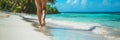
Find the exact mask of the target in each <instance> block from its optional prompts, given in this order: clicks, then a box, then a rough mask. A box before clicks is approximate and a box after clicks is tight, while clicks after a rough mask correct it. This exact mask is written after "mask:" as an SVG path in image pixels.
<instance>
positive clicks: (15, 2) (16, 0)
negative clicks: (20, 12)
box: [10, 0, 18, 11]
mask: <svg viewBox="0 0 120 40" xmlns="http://www.w3.org/2000/svg"><path fill="white" fill-rule="evenodd" d="M17 2H18V0H15V1H14V4H13V6H12V8H11V9H10V11H12V10H13V9H14V8H15V6H16V4H17Z"/></svg>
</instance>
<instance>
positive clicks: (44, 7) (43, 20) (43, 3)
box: [41, 0, 47, 26]
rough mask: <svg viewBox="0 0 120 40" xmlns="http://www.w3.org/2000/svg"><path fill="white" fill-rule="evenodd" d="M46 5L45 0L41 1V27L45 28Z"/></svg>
mask: <svg viewBox="0 0 120 40" xmlns="http://www.w3.org/2000/svg"><path fill="white" fill-rule="evenodd" d="M46 5H47V0H42V20H41V21H42V25H43V26H45V24H46V23H45V17H46V12H47V10H46Z"/></svg>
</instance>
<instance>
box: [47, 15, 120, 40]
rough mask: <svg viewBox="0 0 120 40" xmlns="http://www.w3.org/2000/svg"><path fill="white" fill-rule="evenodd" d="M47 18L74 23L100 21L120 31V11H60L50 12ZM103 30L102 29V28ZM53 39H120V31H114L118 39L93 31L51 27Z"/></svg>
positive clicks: (101, 23)
mask: <svg viewBox="0 0 120 40" xmlns="http://www.w3.org/2000/svg"><path fill="white" fill-rule="evenodd" d="M46 18H47V19H52V20H59V21H68V22H74V23H76V22H77V23H79V22H80V23H81V22H82V23H84V22H85V23H98V24H100V25H102V26H105V27H108V28H112V29H117V30H118V31H120V13H60V14H48V15H47V17H46ZM101 30H102V29H101ZM51 33H52V35H53V40H120V32H114V33H112V34H116V35H117V38H118V39H115V38H113V39H111V38H112V37H105V36H104V35H101V34H95V33H93V32H91V31H79V30H71V29H62V28H60V29H59V28H51Z"/></svg>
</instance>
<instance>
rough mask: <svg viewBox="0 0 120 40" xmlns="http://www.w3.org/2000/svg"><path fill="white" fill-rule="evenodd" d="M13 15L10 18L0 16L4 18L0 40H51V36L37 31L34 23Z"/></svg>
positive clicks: (0, 19) (0, 22)
mask: <svg viewBox="0 0 120 40" xmlns="http://www.w3.org/2000/svg"><path fill="white" fill-rule="evenodd" d="M0 14H4V15H8V14H6V12H0ZM13 14H14V13H13ZM13 14H9V17H6V16H3V15H0V16H2V18H0V40H51V36H46V35H44V34H43V33H41V32H38V31H36V30H35V29H36V28H35V27H33V26H32V25H31V24H32V23H29V22H26V21H24V20H23V18H22V17H20V16H18V15H13ZM3 17H4V18H3Z"/></svg>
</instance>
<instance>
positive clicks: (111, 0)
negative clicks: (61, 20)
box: [55, 0, 120, 12]
mask: <svg viewBox="0 0 120 40" xmlns="http://www.w3.org/2000/svg"><path fill="white" fill-rule="evenodd" d="M55 6H56V7H57V8H58V10H59V11H60V12H120V0H56V4H55Z"/></svg>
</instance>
